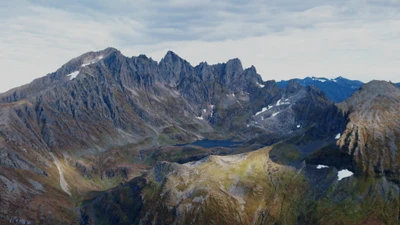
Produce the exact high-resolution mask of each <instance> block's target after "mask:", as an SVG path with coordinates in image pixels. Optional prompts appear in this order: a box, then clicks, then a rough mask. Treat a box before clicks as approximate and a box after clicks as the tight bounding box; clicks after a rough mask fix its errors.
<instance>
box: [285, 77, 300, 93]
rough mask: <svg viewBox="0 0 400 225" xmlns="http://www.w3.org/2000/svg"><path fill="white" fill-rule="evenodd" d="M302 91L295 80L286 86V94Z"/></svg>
mask: <svg viewBox="0 0 400 225" xmlns="http://www.w3.org/2000/svg"><path fill="white" fill-rule="evenodd" d="M301 89H302V86H301V85H300V84H299V83H298V82H297V81H296V80H290V81H289V82H288V85H287V86H286V93H291V94H293V93H296V92H298V91H299V90H301Z"/></svg>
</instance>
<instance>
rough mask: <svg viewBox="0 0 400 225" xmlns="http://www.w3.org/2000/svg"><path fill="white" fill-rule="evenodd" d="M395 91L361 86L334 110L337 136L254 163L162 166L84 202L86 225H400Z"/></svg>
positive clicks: (290, 143) (257, 156)
mask: <svg viewBox="0 0 400 225" xmlns="http://www.w3.org/2000/svg"><path fill="white" fill-rule="evenodd" d="M399 91H400V89H398V88H396V87H395V86H394V85H393V84H390V83H387V82H383V81H373V82H370V83H368V84H366V85H365V86H363V87H362V89H361V90H360V91H359V92H357V93H356V94H354V95H353V96H352V97H351V98H349V99H348V100H347V101H346V102H344V103H342V104H340V105H338V107H340V109H341V111H340V112H341V113H343V115H345V117H346V118H347V120H346V121H342V122H344V124H345V125H346V127H342V128H341V129H343V130H342V132H341V133H338V134H336V135H329V134H328V133H326V135H325V136H324V135H321V136H319V137H318V138H315V136H314V135H313V133H314V132H313V130H314V129H315V127H310V128H308V129H305V130H304V131H303V133H302V134H299V135H297V136H293V137H290V138H287V139H284V140H282V141H280V142H278V143H276V144H273V145H272V146H269V147H265V148H262V149H260V150H257V151H253V152H251V153H243V154H238V155H232V156H209V157H207V158H204V159H202V160H200V161H195V162H189V163H186V164H176V163H168V162H161V163H159V164H157V165H156V166H155V167H154V168H153V169H152V170H151V171H149V172H148V173H146V174H144V175H143V176H141V177H138V178H135V179H133V180H132V181H130V182H128V183H126V184H124V185H122V186H120V187H118V188H115V189H112V190H109V191H106V192H102V193H99V195H98V197H96V198H94V199H93V200H90V201H86V202H85V203H84V207H83V209H84V214H83V220H84V224H132V223H133V224H400V221H399V215H400V189H399V186H398V180H397V179H398V178H397V175H398V174H397V171H398V168H397V167H396V166H397V165H399V161H398V159H397V155H398V149H399V147H400V145H399V142H397V141H396V140H397V137H398V135H397V133H396V132H397V130H398V129H399V124H400V123H399V121H398V119H397V117H396V116H397V115H399V113H398V112H397V111H398V110H399V109H400V103H399V102H398V96H397V95H398V94H397V93H398V92H399ZM383 106H384V107H383ZM377 118H380V120H379V121H377ZM332 119H335V118H332ZM336 119H338V118H336ZM360 121H363V123H361V124H360ZM336 122H338V124H341V122H340V121H336ZM356 125H358V126H361V125H363V126H362V127H361V128H362V132H363V134H364V135H368V134H369V133H371V134H373V135H375V136H372V137H369V136H367V137H368V138H365V139H364V137H363V136H358V134H357V133H354V132H357V130H360V127H358V126H356ZM391 125H392V126H391ZM354 127H356V128H358V129H354ZM378 128H379V129H378ZM382 133H384V134H382ZM392 134H393V135H392ZM381 138H385V140H384V141H382V140H381ZM369 140H370V141H369ZM354 143H356V144H354ZM349 170H350V171H352V172H354V175H353V173H349V174H348V175H346V176H343V175H342V174H343V173H345V171H349ZM383 171H385V172H383ZM103 215H107V216H105V217H104V216H103Z"/></svg>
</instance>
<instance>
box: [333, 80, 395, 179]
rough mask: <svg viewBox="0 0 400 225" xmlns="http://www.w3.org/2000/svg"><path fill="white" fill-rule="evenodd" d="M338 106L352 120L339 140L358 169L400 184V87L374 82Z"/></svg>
mask: <svg viewBox="0 0 400 225" xmlns="http://www.w3.org/2000/svg"><path fill="white" fill-rule="evenodd" d="M339 106H340V107H341V108H342V109H343V110H344V111H345V112H346V113H348V114H349V119H350V121H349V123H348V124H347V127H346V130H345V131H344V132H343V135H342V136H341V138H340V139H339V141H338V143H339V145H340V148H341V150H342V151H343V152H346V153H347V154H349V155H351V156H352V157H353V159H354V163H355V165H356V166H355V167H356V169H357V170H358V171H359V172H363V173H365V174H368V175H373V176H386V177H387V178H388V179H389V180H392V181H395V182H396V183H400V173H399V171H400V170H399V169H400V167H399V166H400V164H399V163H400V161H399V158H398V154H399V149H400V136H399V135H400V89H398V88H397V87H395V85H393V84H391V83H387V82H384V81H372V82H370V83H368V84H366V85H364V86H363V87H362V88H361V89H360V91H358V92H357V93H355V94H354V95H353V96H352V97H351V98H349V99H348V100H346V101H345V102H343V103H341V104H339Z"/></svg>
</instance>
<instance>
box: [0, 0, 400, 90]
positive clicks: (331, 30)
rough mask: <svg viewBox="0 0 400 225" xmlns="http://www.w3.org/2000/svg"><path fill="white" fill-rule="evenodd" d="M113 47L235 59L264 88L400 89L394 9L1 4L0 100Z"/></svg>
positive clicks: (366, 3) (278, 1)
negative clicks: (284, 83) (337, 82)
mask: <svg viewBox="0 0 400 225" xmlns="http://www.w3.org/2000/svg"><path fill="white" fill-rule="evenodd" d="M109 46H110V47H115V48H117V49H119V50H120V51H121V52H122V53H123V54H124V55H126V56H134V55H139V54H146V55H147V56H149V57H152V58H153V59H155V60H157V61H159V60H160V59H161V58H162V57H163V56H164V55H165V53H166V52H167V50H172V51H174V52H175V53H177V54H178V55H180V56H181V57H182V58H184V59H186V60H188V61H189V62H190V63H191V64H192V65H197V64H198V63H199V62H202V61H207V62H208V63H210V64H211V63H212V64H213V63H218V62H226V61H227V60H228V59H231V58H236V57H237V58H240V59H241V60H242V63H243V65H244V66H245V67H249V66H251V65H254V66H255V67H256V68H257V72H258V73H259V74H261V76H262V77H263V79H264V80H270V79H275V80H282V79H290V78H295V77H300V78H302V77H306V76H321V77H328V78H334V77H337V76H344V77H347V78H351V79H359V80H362V81H369V80H371V79H381V80H391V81H396V82H400V1H399V0H335V1H326V0H302V1H298V0H254V1H252V0H230V1H228V0H226V1H225V0H213V1H211V0H193V1H188V0H131V1H129V0H113V1H110V0H81V1H78V0H69V1H64V0H62V1H61V0H51V1H50V0H0V52H1V54H0V68H1V72H0V79H1V82H0V92H3V91H5V90H7V89H10V88H12V87H15V86H19V85H22V84H25V83H28V82H30V81H32V80H33V79H34V78H37V77H41V76H44V75H46V74H47V73H50V72H53V71H55V70H57V69H58V68H59V67H60V66H61V65H63V64H64V63H66V62H67V61H69V60H70V59H71V58H74V57H76V56H79V55H81V54H83V53H85V52H87V51H98V50H102V49H104V48H106V47H109Z"/></svg>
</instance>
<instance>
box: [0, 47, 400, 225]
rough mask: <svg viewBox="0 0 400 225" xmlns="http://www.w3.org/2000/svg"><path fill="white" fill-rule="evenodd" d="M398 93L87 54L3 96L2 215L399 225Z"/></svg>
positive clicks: (28, 220)
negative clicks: (200, 142) (270, 79)
mask: <svg viewBox="0 0 400 225" xmlns="http://www.w3.org/2000/svg"><path fill="white" fill-rule="evenodd" d="M399 93H400V89H399V88H397V87H395V86H394V85H393V84H391V83H389V82H385V81H372V82H369V83H367V84H363V83H362V82H360V81H351V80H347V79H345V78H341V77H339V78H336V79H333V80H328V79H325V78H305V79H304V80H300V79H295V80H290V81H281V82H278V83H277V82H275V81H273V80H272V81H263V80H262V78H261V76H260V75H259V74H258V73H257V71H256V69H255V67H253V66H252V67H250V68H243V66H242V63H241V61H240V60H239V59H231V60H229V61H228V62H226V63H220V64H216V65H208V64H207V63H200V64H199V65H197V66H192V65H191V64H190V63H189V62H187V61H186V60H184V59H182V58H181V57H179V56H178V55H177V54H175V53H174V52H172V51H169V52H167V54H166V55H165V56H164V57H163V59H162V60H161V61H160V62H156V61H154V60H152V59H151V58H148V57H147V56H145V55H140V56H137V57H126V56H124V55H122V54H121V52H120V51H118V50H117V49H114V48H107V49H105V50H102V51H99V52H89V53H85V54H83V55H81V56H79V57H77V58H74V59H72V60H70V61H69V62H67V63H66V64H65V65H63V66H62V67H61V68H60V69H58V70H57V71H55V72H53V73H50V74H48V75H46V76H45V77H42V78H38V79H36V80H34V81H33V82H31V83H30V84H27V85H24V86H21V87H18V88H14V89H12V90H10V91H8V92H6V93H3V94H0V167H1V170H0V198H1V202H0V223H5V224H8V223H10V224H228V223H229V224H232V223H235V224H362V223H363V224H396V223H399V220H398V218H399V217H398V216H396V215H398V214H399V210H398V208H399V202H400V198H399V186H398V185H399V181H400V180H399V179H400V173H399V172H398V171H400V170H399V165H400V164H399V163H400V162H399V160H400V158H398V157H397V154H398V149H399V147H400V140H398V137H399V134H400V130H399V128H400V118H399V117H398V115H400V114H399V110H400V107H399V106H400V94H399ZM334 102H341V103H338V104H336V103H334ZM199 140H202V141H203V142H207V143H208V144H207V145H199V144H196V143H199V142H198V141H199ZM210 143H212V144H210ZM227 143H228V144H227ZM342 173H345V174H346V173H347V174H350V173H351V174H354V175H353V176H350V177H347V178H343V180H342V179H340V180H338V179H337V176H338V175H339V176H341V174H342ZM376 207H383V208H382V210H375V209H376ZM332 215H335V219H332Z"/></svg>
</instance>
